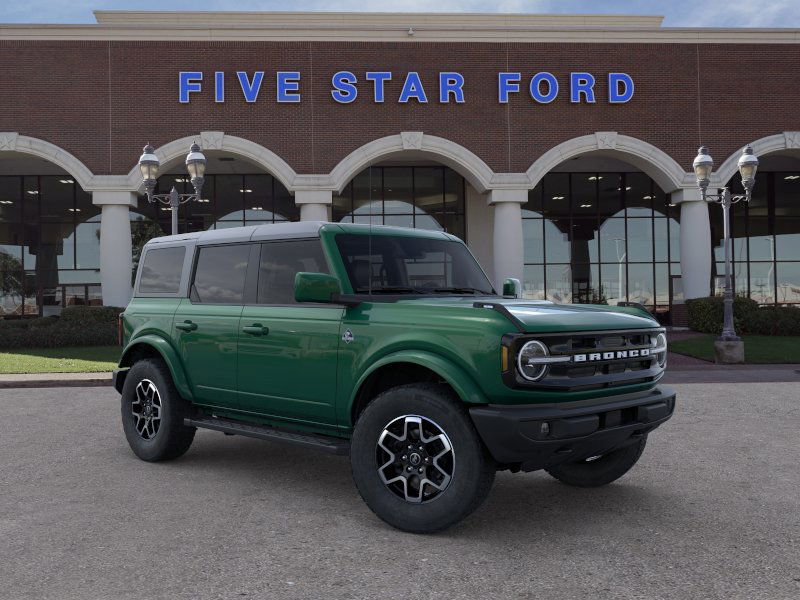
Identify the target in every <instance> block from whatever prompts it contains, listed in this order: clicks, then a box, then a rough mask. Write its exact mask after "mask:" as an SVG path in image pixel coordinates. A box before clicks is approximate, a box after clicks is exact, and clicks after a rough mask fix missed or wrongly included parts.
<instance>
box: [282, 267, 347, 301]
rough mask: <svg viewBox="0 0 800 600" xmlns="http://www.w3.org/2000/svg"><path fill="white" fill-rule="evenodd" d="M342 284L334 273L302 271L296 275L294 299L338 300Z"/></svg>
mask: <svg viewBox="0 0 800 600" xmlns="http://www.w3.org/2000/svg"><path fill="white" fill-rule="evenodd" d="M341 293H342V285H341V284H340V283H339V280H338V279H337V278H336V277H334V276H333V275H328V274H326V273H304V272H300V273H298V274H297V275H295V277H294V299H295V300H296V301H297V302H320V303H325V304H329V303H331V302H336V298H337V297H338V296H339V295H341Z"/></svg>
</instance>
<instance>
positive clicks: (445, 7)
mask: <svg viewBox="0 0 800 600" xmlns="http://www.w3.org/2000/svg"><path fill="white" fill-rule="evenodd" d="M95 9H105V10H176V11H181V10H191V11H199V10H204V11H206V10H207V11H213V10H222V11H236V10H256V11H258V10H264V11H269V10H279V11H282V10H297V11H301V10H316V11H365V12H370V11H376V12H380V11H392V12H503V13H589V14H591V13H604V14H646V15H663V16H664V17H666V18H665V20H664V26H665V27H800V0H734V1H731V0H606V1H603V0H391V1H389V2H387V1H385V0H384V1H377V0H336V1H335V2H331V1H330V0H327V1H321V0H288V1H287V0H260V1H259V0H192V1H191V2H188V1H186V0H183V1H180V0H23V1H16V0H0V23H94V22H95V20H94V16H93V15H92V11H93V10H95Z"/></svg>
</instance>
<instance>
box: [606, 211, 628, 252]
mask: <svg viewBox="0 0 800 600" xmlns="http://www.w3.org/2000/svg"><path fill="white" fill-rule="evenodd" d="M627 254H628V250H627V246H626V240H625V219H621V218H616V219H606V221H605V222H603V224H602V225H600V257H601V259H602V260H603V262H610V261H620V262H625V261H626V259H627Z"/></svg>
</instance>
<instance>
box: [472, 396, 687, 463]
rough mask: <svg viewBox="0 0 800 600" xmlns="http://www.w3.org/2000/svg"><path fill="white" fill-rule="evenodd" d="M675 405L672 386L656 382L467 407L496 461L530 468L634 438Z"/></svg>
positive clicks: (601, 450) (598, 451) (593, 452)
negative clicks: (568, 400) (593, 395)
mask: <svg viewBox="0 0 800 600" xmlns="http://www.w3.org/2000/svg"><path fill="white" fill-rule="evenodd" d="M674 410H675V392H673V391H672V390H671V389H670V388H667V387H658V388H655V389H653V390H649V391H646V392H638V393H633V394H621V395H619V396H611V397H607V398H599V399H596V400H594V401H592V402H591V403H587V402H581V403H579V405H577V406H576V405H575V404H572V405H554V404H549V405H525V406H509V405H497V404H490V405H486V406H476V407H473V408H471V409H470V411H469V412H470V416H471V417H472V421H473V423H474V424H475V427H476V429H477V430H478V433H479V434H480V436H481V438H482V439H483V442H484V443H485V444H486V446H487V448H488V449H489V452H490V453H491V454H492V456H493V457H494V459H495V460H496V461H497V462H498V463H500V464H501V465H519V466H520V468H521V469H522V470H523V471H534V470H536V469H541V468H546V467H549V466H553V465H556V464H558V463H560V462H565V461H570V460H579V459H581V458H587V457H589V456H594V455H596V454H602V453H604V452H608V451H610V450H613V449H615V448H619V447H622V446H624V445H626V444H628V443H632V442H634V441H636V440H638V439H641V438H642V437H643V436H644V435H647V434H648V433H650V432H651V431H652V430H653V429H655V428H656V427H658V426H659V425H661V423H663V422H665V421H667V420H668V419H669V418H670V417H671V416H672V414H673V412H674Z"/></svg>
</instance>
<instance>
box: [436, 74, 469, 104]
mask: <svg viewBox="0 0 800 600" xmlns="http://www.w3.org/2000/svg"><path fill="white" fill-rule="evenodd" d="M450 94H452V95H453V96H454V97H455V99H456V102H458V103H459V104H462V103H463V102H464V76H463V75H462V74H461V73H439V102H442V103H447V102H450Z"/></svg>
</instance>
